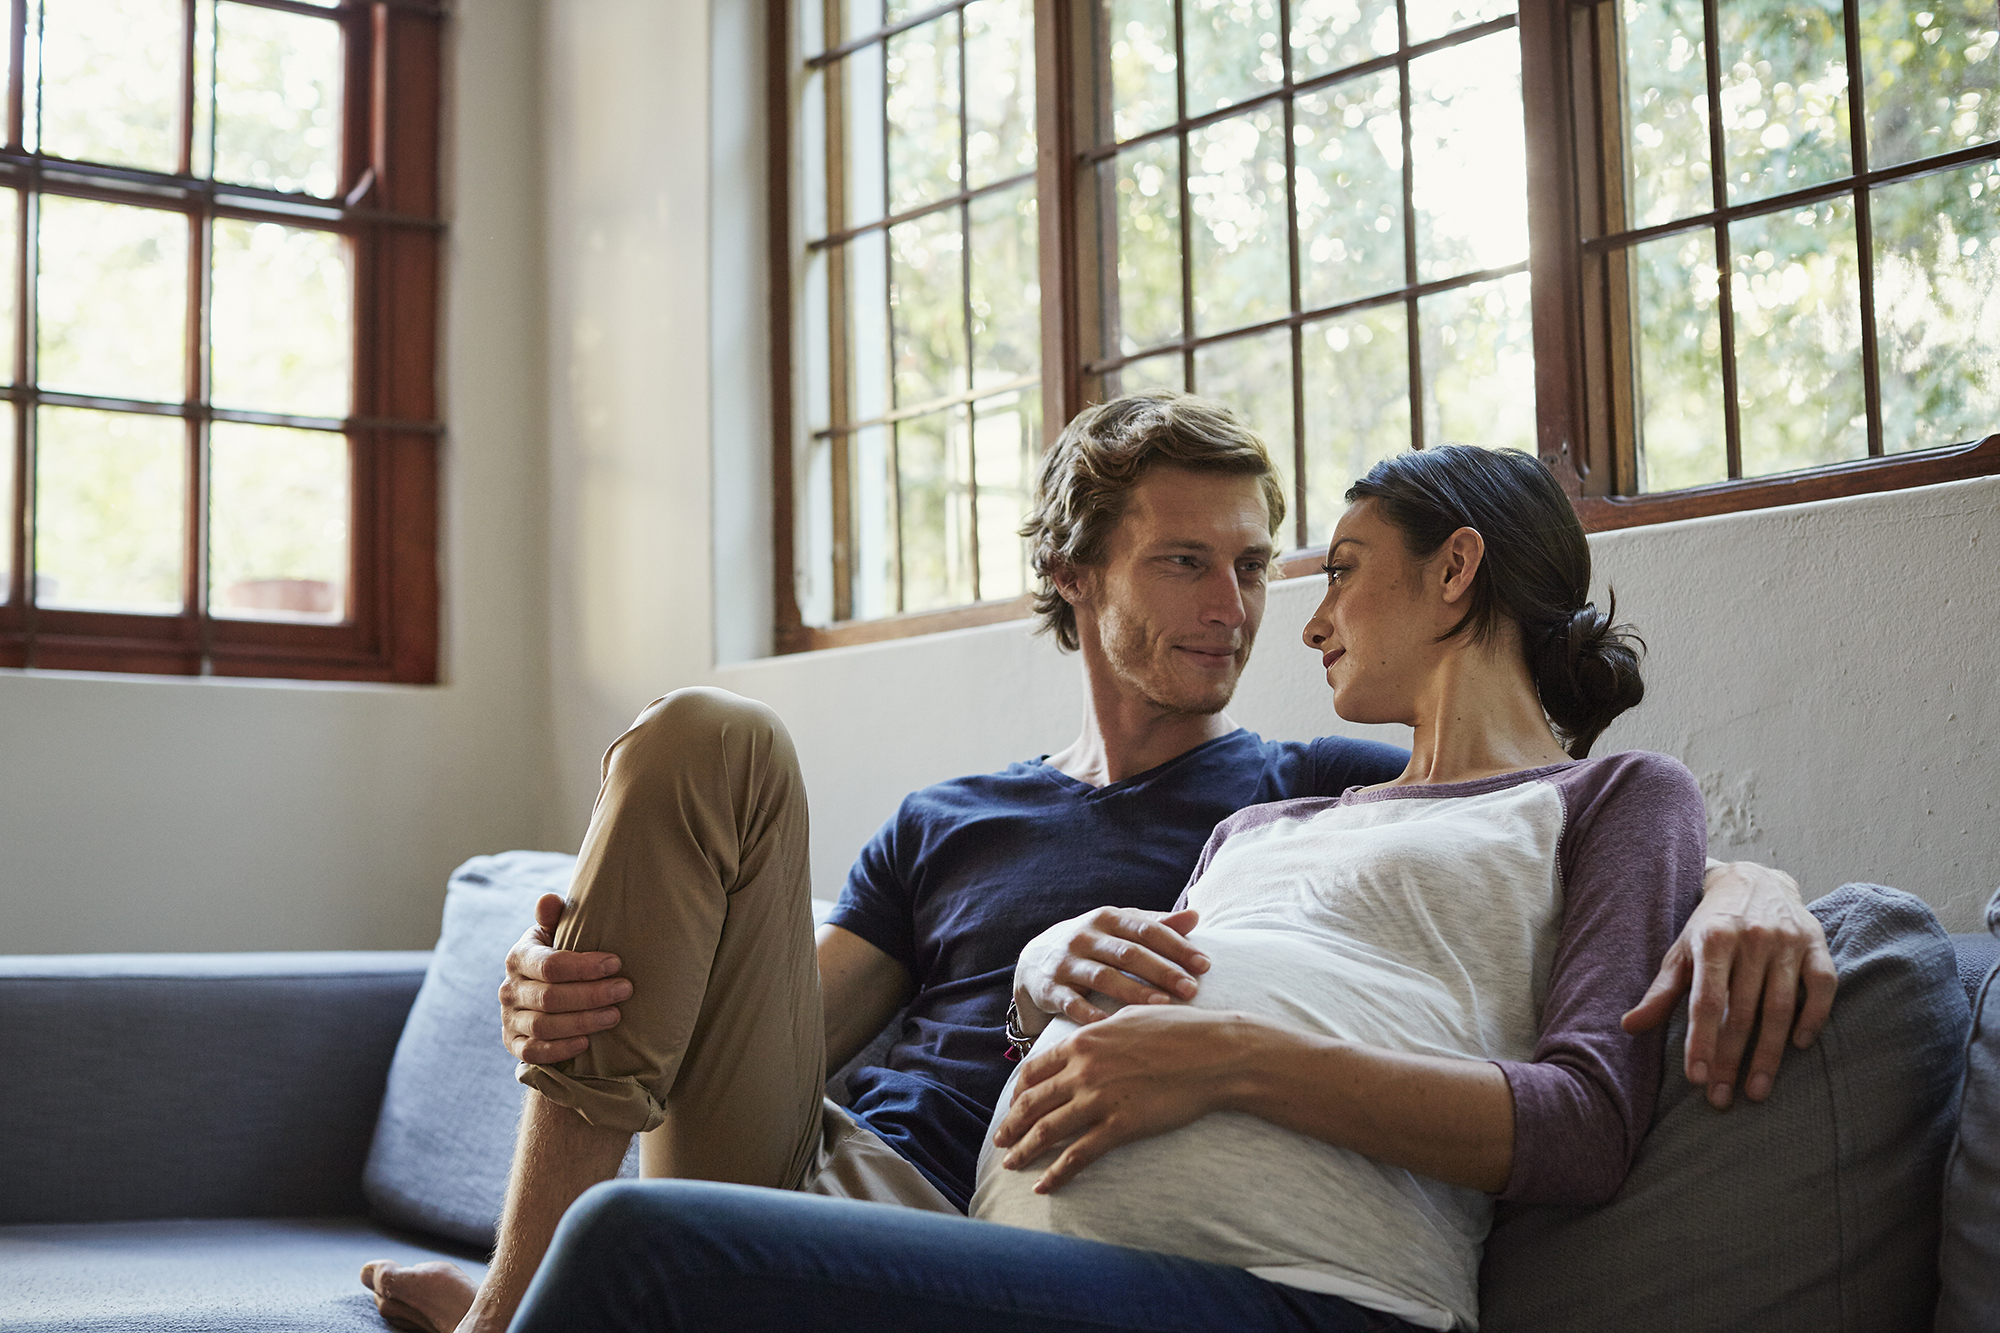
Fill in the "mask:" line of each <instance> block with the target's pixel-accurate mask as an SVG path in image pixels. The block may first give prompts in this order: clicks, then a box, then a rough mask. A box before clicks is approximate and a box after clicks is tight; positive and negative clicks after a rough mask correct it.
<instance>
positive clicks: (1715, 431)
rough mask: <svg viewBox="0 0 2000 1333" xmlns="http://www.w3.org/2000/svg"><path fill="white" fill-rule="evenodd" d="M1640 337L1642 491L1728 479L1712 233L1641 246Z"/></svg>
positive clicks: (1637, 275) (1637, 268) (1636, 290)
mask: <svg viewBox="0 0 2000 1333" xmlns="http://www.w3.org/2000/svg"><path fill="white" fill-rule="evenodd" d="M1628 253H1629V256H1630V258H1629V262H1630V264H1631V265H1632V268H1633V273H1632V295H1633V299H1634V301H1635V302H1636V308H1635V309H1634V311H1633V317H1632V327H1633V331H1634V333H1636V334H1637V338H1638V344H1639V348H1638V353H1639V354H1638V383H1637V384H1636V385H1635V386H1634V394H1633V396H1634V399H1635V401H1634V403H1633V414H1634V416H1636V417H1637V419H1638V431H1639V489H1640V490H1641V491H1670V490H1674V489H1676V488H1677V487H1681V486H1701V485H1705V484H1707V483H1709V482H1712V481H1724V480H1727V479H1728V477H1729V449H1728V435H1727V433H1728V427H1727V426H1726V425H1725V424H1724V420H1723V410H1722V316H1721V303H1720V300H1719V294H1720V284H1719V282H1718V280H1717V275H1716V270H1715V235H1714V233H1713V232H1711V231H1705V230H1704V231H1700V232H1694V233H1690V234H1687V235H1683V236H1666V237H1662V238H1661V239H1659V240H1657V241H1647V242H1646V243H1644V244H1643V245H1637V246H1634V247H1633V248H1632V249H1631V251H1629V252H1628ZM1614 262H1615V261H1614Z"/></svg>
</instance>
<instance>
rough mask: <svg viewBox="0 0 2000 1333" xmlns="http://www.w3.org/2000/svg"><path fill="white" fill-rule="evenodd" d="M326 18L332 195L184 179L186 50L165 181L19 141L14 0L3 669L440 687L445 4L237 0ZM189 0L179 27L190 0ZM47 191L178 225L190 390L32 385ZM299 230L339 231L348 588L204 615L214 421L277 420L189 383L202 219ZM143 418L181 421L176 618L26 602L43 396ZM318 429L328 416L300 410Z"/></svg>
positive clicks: (0, 393)
mask: <svg viewBox="0 0 2000 1333" xmlns="http://www.w3.org/2000/svg"><path fill="white" fill-rule="evenodd" d="M236 2H237V3H244V4H249V5H253V6H255V7H258V8H265V9H272V10H278V11H281V12H290V13H299V14H307V15H311V16H314V17H316V18H320V19H322V20H325V21H331V22H335V23H338V24H339V25H340V27H341V30H342V38H343V60H344V64H345V72H344V73H345V84H344V92H345V95H344V97H343V100H342V110H343V117H344V119H343V124H342V136H341V139H342V157H341V163H340V179H339V183H338V185H337V186H336V189H335V194H334V197H333V198H332V199H331V200H318V199H313V198H310V197H307V196H301V195H293V194H285V193H282V192H279V191H275V190H264V189H257V188H254V187H249V186H238V185H229V184H224V183H219V182H216V181H214V180H211V179H204V178H201V177H197V176H194V175H193V174H191V171H190V146H191V139H190V135H191V120H192V108H191V107H189V106H187V105H186V101H187V99H188V98H189V97H190V96H191V90H192V87H193V76H192V69H193V60H194V54H193V50H192V43H191V42H190V43H189V44H188V47H189V49H187V50H186V51H184V52H183V57H182V58H183V78H182V98H183V107H182V115H181V125H180V135H181V161H180V165H179V170H178V171H176V172H172V173H166V172H156V171H145V170H136V169H131V168H124V167H109V166H99V165H95V164H90V163H78V162H71V161H68V160H66V159H61V158H56V157H51V156H48V155H45V154H43V153H41V152H32V153H31V152H28V151H26V150H25V149H24V147H23V143H22V129H23V123H22V122H23V115H22V112H23V105H22V103H23V95H24V81H25V74H24V71H23V69H22V57H23V49H22V47H23V36H24V32H25V27H26V18H27V0H12V2H11V6H10V9H11V13H12V15H13V36H12V41H13V62H12V74H11V78H10V80H9V83H8V88H7V104H6V116H7V119H6V126H5V129H6V143H5V144H4V146H0V185H5V186H11V187H13V188H14V189H15V190H16V191H17V192H18V194H17V197H18V199H19V200H20V209H21V213H20V224H21V225H20V226H19V227H18V249H17V253H16V255H15V262H16V265H17V268H16V283H17V287H16V293H17V305H16V311H15V347H16V351H15V366H14V368H13V372H12V375H11V379H12V381H13V382H12V384H11V385H10V386H9V387H7V388H5V389H0V403H4V406H3V407H0V410H4V411H9V412H11V413H12V414H13V416H14V449H13V453H12V457H11V458H9V459H6V460H4V462H0V466H7V467H10V468H11V470H12V471H13V475H14V486H13V492H12V493H13V499H14V505H13V512H12V514H11V515H9V522H10V524H11V533H9V534H6V535H5V536H4V537H0V539H4V540H9V541H11V542H12V544H13V550H12V561H11V584H10V586H9V587H8V589H7V594H8V597H7V602H6V604H5V605H4V606H0V667H15V668H20V667H26V668H42V669H48V670H71V671H105V672H124V673H144V674H154V675H218V676H257V677H276V678H286V679H300V680H351V681H383V682H397V683H406V684H431V683H435V682H436V680H437V679H438V613H439V584H438V568H437V556H438V511H439V494H438V477H439V459H438V453H439V448H440V444H441V441H442V438H443V434H444V427H443V423H442V422H441V421H440V420H439V417H438V402H437V373H436V367H437V357H438V341H439V340H438V314H439V306H438V282H439V269H440V263H441V257H442V256H441V248H442V238H443V232H444V223H443V221H442V218H441V215H440V212H439V196H438V187H439V171H438V164H439V150H440V144H439V134H440V124H441V107H442V100H441V98H442V88H441V82H440V78H441V61H442V54H443V33H442V27H443V22H444V19H445V13H444V10H443V9H442V8H440V7H437V6H435V5H430V4H424V3H419V2H417V0H349V2H347V3H343V4H340V5H338V6H336V7H328V6H321V5H310V4H303V3H296V0H236ZM184 3H185V5H186V11H185V18H184V25H185V26H184V31H186V32H189V33H191V32H192V30H193V23H194V0H184ZM44 193H47V194H54V195H61V196H68V197H75V198H86V199H95V200H100V201H103V202H109V203H123V204H139V205H144V206H146V207H150V208H155V209H163V210H167V211H172V212H179V213H181V214H184V215H186V216H188V217H189V218H190V219H192V223H193V225H192V227H191V235H192V237H193V243H192V244H191V245H190V247H189V270H190V280H191V287H190V292H189V325H190V330H189V332H190V336H189V340H188V353H187V354H188V364H189V367H190V371H189V375H188V379H189V381H190V383H189V385H188V393H187V398H186V401H185V402H183V403H179V404H172V405H166V406H155V407H150V408H149V407H145V406H142V405H135V404H132V403H128V402H126V401H124V400H114V399H105V398H89V397H83V396H79V395H76V394H66V393H56V392H50V391H44V390H41V389H39V388H38V387H37V386H36V385H35V383H34V382H33V380H32V378H31V376H30V375H29V374H28V371H29V368H30V366H31V360H30V358H31V355H32V349H31V348H30V347H29V345H28V339H29V334H30V330H31V325H30V308H31V307H30V302H31V301H32V298H33V292H32V284H31V283H30V281H29V272H30V263H31V260H32V254H31V251H30V246H31V245H32V243H33V240H34V230H33V227H32V225H31V224H32V222H33V219H34V210H35V208H36V207H37V202H38V199H39V197H40V196H41V195H42V194H44ZM218 217H220V218H235V219H241V220H248V221H271V222H278V223H281V224H283V223H292V224H303V225H308V226H311V227H313V228H315V229H319V230H326V231H333V232H337V233H339V234H341V235H343V236H345V237H347V238H348V239H349V241H350V243H351V249H350V254H351V256H352V265H353V278H354V287H353V299H354V313H353V319H352V329H353V367H354V399H353V408H352V411H353V415H351V416H349V417H347V418H346V419H345V420H344V421H342V422H341V426H340V430H341V433H342V434H343V435H344V436H345V437H346V439H347V441H348V453H349V458H350V460H351V470H350V488H349V525H348V533H349V539H348V549H349V569H348V583H347V607H348V618H347V619H346V621H344V622H343V623H341V624H336V625H324V624H299V623H291V622H279V621H264V620H239V619H232V618H224V617H212V616H210V615H208V614H206V612H205V611H204V610H203V609H201V608H203V607H204V606H205V603H206V590H205V588H204V587H203V584H204V582H205V576H206V558H205V557H206V552H205V550H204V549H203V542H202V536H203V533H204V531H205V527H206V525H205V524H204V523H203V522H202V521H201V516H200V511H201V509H202V507H203V506H204V505H205V502H206V496H207V482H208V479H207V476H206V468H207V460H206V457H205V449H204V447H203V443H202V442H203V439H204V436H205V434H206V427H207V424H208V423H209V422H210V421H216V420H232V421H246V422H251V423H254V424H273V425H285V424H291V419H288V418H284V417H279V416H272V415H270V414H266V413H255V412H239V411H229V410H224V409H218V408H213V407H211V406H209V405H208V404H207V402H206V399H205V394H204V392H203V385H202V383H201V380H202V379H203V378H205V375H204V372H205V363H206V358H207V349H206V347H205V346H204V342H205V332H206V331H205V330H204V329H202V328H201V326H200V319H201V307H202V300H201V296H200V292H201V290H202V286H203V275H204V269H205V265H206V263H207V259H208V254H207V251H208V246H207V243H206V241H205V239H204V238H205V237H206V236H207V234H208V230H209V229H208V227H207V226H206V225H205V224H206V223H207V222H209V221H210V220H211V219H214V218H218ZM44 404H47V405H51V406H68V407H113V406H115V407H117V408H119V409H121V410H126V411H133V410H138V411H150V412H152V413H153V414H155V415H165V416H172V417H176V418H179V419H181V420H182V421H184V422H185V423H186V428H187V429H186V434H187V441H188V447H187V459H186V464H185V469H186V472H185V475H186V480H187V484H186V490H185V494H186V496H187V505H188V509H187V515H186V519H185V533H186V541H187V552H186V555H185V557H184V568H183V593H184V608H185V609H184V610H183V611H182V612H181V613H179V614H176V615H143V614H130V613H119V612H103V611H73V610H62V609H59V608H42V607H38V606H36V605H34V604H33V603H32V601H31V600H30V599H29V597H28V595H27V593H28V588H29V586H30V580H31V579H32V577H33V571H32V554H33V548H34V542H33V519H34V493H33V488H34V456H33V449H34V436H33V431H34V422H35V408H36V407H38V406H41V405H44ZM314 424H315V425H321V424H323V423H320V422H317V421H315V422H314Z"/></svg>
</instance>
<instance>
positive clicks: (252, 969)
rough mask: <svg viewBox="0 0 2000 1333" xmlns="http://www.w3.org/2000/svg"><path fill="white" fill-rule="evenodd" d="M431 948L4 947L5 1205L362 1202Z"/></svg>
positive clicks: (5, 1217) (194, 1208) (101, 1208)
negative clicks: (23, 951) (382, 1107)
mask: <svg viewBox="0 0 2000 1333" xmlns="http://www.w3.org/2000/svg"><path fill="white" fill-rule="evenodd" d="M425 961H426V960H425V956H424V955H423V954H410V953H284V954H263V953H245V954H82V955H56V956H49V957H11V958H0V1014H4V1015H5V1016H6V1027H7V1040H8V1042H9V1049H8V1055H9V1057H10V1066H11V1068H12V1071H13V1074H12V1077H11V1078H10V1079H9V1081H8V1085H7V1091H6V1095H5V1096H4V1097H0V1144H5V1145H7V1149H6V1151H5V1152H4V1153H0V1224H6V1223H25V1222H86V1221H98V1220H106V1219H136V1218H148V1217H275V1216H284V1215H287V1214H322V1215H332V1214H341V1213H347V1214H359V1213H361V1212H363V1211H364V1209H365V1205H364V1203H363V1201H362V1198H361V1189H360V1178H361V1163H362V1160H363V1158H364V1156H365V1155H366V1153H367V1151H368V1136H369V1134H370V1133H371V1132H372V1131H373V1129H374V1125H375V1111H376V1107H377V1105H378V1103H379V1100H380V1097H381V1089H382V1080H383V1077H384V1075H385V1073H386V1072H387V1070H388V1067H389V1057H390V1054H391V1053H392V1052H393V1051H394V1050H395V1045H396V1034H397V1033H399V1032H400V1031H401V1030H402V1027H403V1018H404V1016H405V1015H406V1014H407V1013H408V1012H409V1008H410V1000H411V997H412V996H413V995H414V994H415V993H416V990H417V985H418V982H419V981H420V980H421V978H422V976H423V967H424V963H425Z"/></svg>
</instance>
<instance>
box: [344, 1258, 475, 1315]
mask: <svg viewBox="0 0 2000 1333" xmlns="http://www.w3.org/2000/svg"><path fill="white" fill-rule="evenodd" d="M361 1285H362V1286H364V1287H366V1288H368V1290H369V1291H371V1292H373V1293H375V1308H376V1309H377V1310H379V1311H381V1313H382V1318H383V1319H384V1320H385V1321H386V1322H387V1323H388V1325H389V1327H390V1328H394V1329H400V1330H402V1333H451V1331H452V1330H453V1329H455V1328H457V1327H458V1321H459V1320H461V1319H463V1318H465V1312H466V1311H467V1310H470V1309H471V1308H472V1298H473V1297H474V1296H477V1295H478V1294H479V1284H478V1283H476V1282H474V1281H473V1280H472V1279H471V1278H470V1277H467V1276H466V1273H465V1270H464V1269H462V1268H460V1267H459V1266H458V1265H457V1264H448V1263H444V1262H442V1261H433V1262H431V1263H427V1264H397V1263H391V1262H390V1261H389V1260H387V1259H375V1260H372V1261H370V1262H369V1263H365V1264H363V1265H361Z"/></svg>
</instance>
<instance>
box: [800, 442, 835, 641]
mask: <svg viewBox="0 0 2000 1333" xmlns="http://www.w3.org/2000/svg"><path fill="white" fill-rule="evenodd" d="M804 453H805V456H804V458H803V459H802V460H801V461H802V463H803V466H802V467H801V468H800V473H801V481H802V483H803V484H802V485H801V486H800V490H801V492H802V495H801V498H800V501H799V513H800V514H801V516H802V520H801V523H800V527H801V529H802V530H801V532H800V534H799V543H798V544H799V572H798V579H797V581H796V583H795V585H794V586H795V587H796V588H797V589H798V597H799V616H800V618H801V619H803V620H804V622H805V623H806V624H808V625H826V624H830V623H832V621H833V618H834V602H833V584H834V565H833V442H832V441H831V440H824V439H814V440H807V441H806V446H805V451H804Z"/></svg>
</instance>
